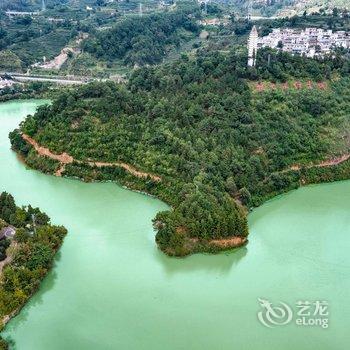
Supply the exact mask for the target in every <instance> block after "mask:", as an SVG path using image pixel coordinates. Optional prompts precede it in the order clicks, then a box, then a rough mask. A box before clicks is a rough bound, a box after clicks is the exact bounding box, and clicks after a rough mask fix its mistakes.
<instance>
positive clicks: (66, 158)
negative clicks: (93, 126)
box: [22, 134, 162, 182]
mask: <svg viewBox="0 0 350 350" xmlns="http://www.w3.org/2000/svg"><path fill="white" fill-rule="evenodd" d="M22 138H23V139H24V140H25V141H26V142H28V143H29V144H31V145H32V146H33V147H34V149H35V150H36V151H37V152H38V154H39V155H41V156H45V157H49V158H51V159H54V160H57V161H59V162H60V163H61V167H60V168H59V169H58V170H57V171H56V173H55V175H56V176H62V173H63V171H64V169H65V166H66V164H71V163H73V162H74V161H75V162H77V163H84V162H83V161H81V160H77V159H74V158H73V157H72V156H71V155H69V154H68V153H65V152H64V153H61V154H55V153H52V152H51V151H50V150H49V149H48V148H46V147H42V146H40V145H39V144H38V143H37V142H36V141H35V140H34V139H33V138H31V137H30V136H28V135H27V134H22ZM87 163H88V164H89V165H90V166H96V167H98V168H101V167H107V166H110V167H120V168H123V169H125V170H126V171H127V172H129V173H130V174H132V175H134V176H136V177H138V178H150V179H152V180H154V181H156V182H160V181H161V180H162V179H161V177H159V176H157V175H153V174H150V173H146V172H142V171H139V170H137V169H136V168H135V167H133V166H132V165H130V164H127V163H122V162H113V163H108V162H95V161H89V162H87Z"/></svg>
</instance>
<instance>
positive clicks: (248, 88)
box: [11, 50, 350, 255]
mask: <svg viewBox="0 0 350 350" xmlns="http://www.w3.org/2000/svg"><path fill="white" fill-rule="evenodd" d="M268 57H269V59H268ZM257 59H258V63H257V69H255V68H253V69H247V68H246V55H245V54H240V53H237V52H230V53H227V54H226V53H219V52H210V51H206V50H201V51H199V52H198V55H197V57H194V58H188V57H182V59H180V60H178V61H176V62H174V63H171V64H167V65H162V66H159V67H149V68H143V69H138V70H136V71H135V72H134V74H133V75H132V77H131V79H130V81H129V83H128V85H127V86H120V85H119V86H118V85H116V84H114V83H111V82H108V83H102V84H99V83H94V84H90V85H86V86H82V87H80V88H78V89H72V90H68V91H64V92H62V93H61V94H60V96H59V97H58V98H57V99H55V100H54V101H53V104H52V105H51V106H45V107H41V108H40V109H39V110H38V112H37V113H36V114H35V116H31V117H28V118H27V119H26V121H25V122H24V123H23V125H22V126H21V130H22V131H23V132H25V133H27V134H29V135H30V136H32V137H34V138H35V139H36V140H37V141H38V142H39V143H40V144H41V145H44V146H47V147H48V148H50V149H51V150H52V151H54V152H56V153H62V152H68V153H69V154H70V155H72V156H73V157H74V158H75V159H76V160H79V161H83V162H85V163H77V162H75V163H72V164H68V165H67V166H66V168H65V172H64V175H67V176H76V177H80V178H83V179H85V180H87V181H89V180H116V181H119V182H120V183H122V184H124V185H126V186H128V187H131V188H135V189H139V190H144V191H147V192H149V193H151V194H154V195H156V196H158V197H159V198H161V199H163V200H164V201H166V202H167V203H169V204H170V205H171V206H172V210H169V211H166V212H162V213H159V214H158V215H157V217H156V218H155V221H154V222H155V227H156V228H157V230H158V232H157V236H156V239H157V242H158V245H159V246H160V248H162V249H163V250H164V251H165V252H167V253H168V254H175V255H185V254H188V253H190V252H193V251H198V250H207V251H208V250H215V247H213V246H212V245H210V241H211V240H216V239H222V238H232V237H234V236H238V237H246V236H247V234H248V229H247V222H246V209H247V208H250V207H252V206H255V205H259V204H260V203H261V202H262V201H264V200H266V199H267V198H269V197H271V196H272V195H274V194H276V193H280V192H282V191H284V190H288V189H291V188H296V187H298V186H299V185H300V183H307V182H308V179H307V174H306V175H305V171H304V170H303V169H301V170H291V171H288V169H289V167H291V166H292V165H295V164H299V165H302V166H303V165H304V166H305V165H308V164H311V163H317V162H319V161H321V160H323V159H328V158H332V157H333V156H336V155H339V154H342V153H346V152H348V150H349V135H348V134H347V133H346V132H345V131H344V130H347V127H348V123H349V120H348V115H349V112H350V110H349V103H348V102H349V95H350V80H349V79H348V78H347V76H348V75H349V71H350V66H349V62H348V61H347V60H345V59H344V58H342V57H341V56H339V57H337V58H335V59H330V58H325V59H323V60H311V59H307V58H303V57H298V56H290V55H289V54H287V53H281V52H279V53H278V52H274V51H272V50H261V51H259V55H258V58H257ZM340 77H343V78H340ZM294 79H298V80H300V81H304V82H306V81H307V80H310V81H312V82H314V83H313V84H316V82H317V81H320V80H324V79H328V81H327V84H326V88H323V89H317V88H316V85H314V87H315V88H312V89H310V88H307V87H306V86H305V87H304V88H303V89H297V88H293V80H294ZM258 80H264V81H271V82H286V81H287V82H288V81H290V83H289V84H290V88H288V89H286V90H283V89H266V90H265V91H261V92H257V91H255V90H254V89H253V88H252V85H253V84H254V82H256V81H258ZM11 140H12V144H13V147H14V149H17V150H18V151H20V152H21V153H22V154H23V155H24V157H26V159H27V162H28V164H30V165H31V166H33V167H35V168H39V169H43V170H44V171H46V172H51V173H52V172H54V171H55V170H57V168H58V167H59V164H58V163H57V162H55V161H53V160H50V161H48V160H45V158H43V157H38V156H37V155H36V152H35V151H34V150H33V149H31V147H30V146H29V145H28V144H26V143H25V142H24V141H23V140H22V138H21V136H20V135H19V133H18V131H15V132H13V133H12V134H11ZM90 160H99V161H106V162H115V161H121V162H125V163H129V164H132V165H133V166H135V167H136V168H137V169H139V170H143V171H147V172H150V173H153V174H157V175H158V176H160V177H161V178H162V181H159V182H156V181H154V180H152V179H151V178H148V179H146V180H145V179H139V178H136V177H134V176H132V175H131V174H129V173H127V172H126V171H125V170H124V169H121V168H118V167H102V168H96V167H91V166H90V165H89V164H87V162H88V161H90ZM306 173H310V174H311V173H312V174H311V175H312V178H313V181H317V179H319V181H325V180H326V179H328V180H331V179H332V176H331V175H332V174H328V173H327V174H325V173H322V169H321V168H320V169H319V171H318V172H317V171H316V173H315V171H311V169H310V170H308V171H306ZM321 173H322V174H323V175H322V174H321ZM333 173H334V174H335V172H333ZM347 174H348V168H345V169H344V171H342V172H341V173H339V174H338V175H337V176H338V178H341V177H344V176H347ZM311 175H310V176H311ZM302 177H304V178H303V179H302Z"/></svg>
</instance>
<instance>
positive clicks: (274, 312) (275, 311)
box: [258, 298, 293, 328]
mask: <svg viewBox="0 0 350 350" xmlns="http://www.w3.org/2000/svg"><path fill="white" fill-rule="evenodd" d="M258 301H259V303H260V306H261V307H262V310H261V311H259V312H258V319H259V321H260V322H261V323H262V324H263V325H264V326H265V327H268V328H272V327H274V326H283V325H286V324H288V323H289V322H290V321H291V320H292V318H293V311H292V309H291V308H290V307H289V306H288V305H287V304H286V303H283V302H281V301H280V302H279V305H278V306H274V305H272V303H271V302H270V301H268V300H265V299H261V298H258Z"/></svg>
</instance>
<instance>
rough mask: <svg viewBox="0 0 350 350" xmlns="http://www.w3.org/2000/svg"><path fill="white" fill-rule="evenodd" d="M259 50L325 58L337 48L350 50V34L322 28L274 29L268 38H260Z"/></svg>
mask: <svg viewBox="0 0 350 350" xmlns="http://www.w3.org/2000/svg"><path fill="white" fill-rule="evenodd" d="M257 44H258V48H262V47H271V48H277V49H280V50H282V51H286V52H291V53H293V54H300V55H305V56H308V57H315V56H324V55H326V54H329V53H330V52H332V51H333V50H334V48H336V47H344V48H347V49H349V48H350V33H348V32H345V31H336V32H333V31H332V30H323V29H320V28H306V29H305V30H300V29H289V28H286V29H280V28H277V29H273V31H272V33H270V34H269V35H267V36H264V37H260V38H258V43H257Z"/></svg>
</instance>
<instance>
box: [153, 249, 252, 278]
mask: <svg viewBox="0 0 350 350" xmlns="http://www.w3.org/2000/svg"><path fill="white" fill-rule="evenodd" d="M247 252H248V249H247V247H241V248H237V249H233V250H231V251H227V252H222V253H220V254H217V255H209V254H195V255H191V256H189V257H186V258H169V257H168V256H166V255H164V254H163V253H162V252H160V251H159V250H155V251H154V257H155V259H156V260H157V261H158V262H159V263H160V264H161V265H162V267H163V269H164V271H165V272H166V274H167V275H169V276H171V275H174V274H183V273H193V272H194V271H204V272H209V273H210V272H215V273H220V274H223V275H225V274H228V273H229V272H230V270H231V269H234V268H235V267H236V266H237V265H238V264H239V262H240V261H241V260H242V259H243V258H244V257H245V256H246V254H247Z"/></svg>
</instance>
